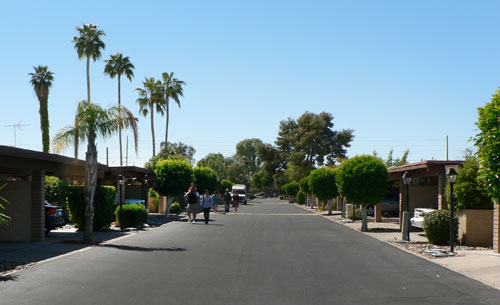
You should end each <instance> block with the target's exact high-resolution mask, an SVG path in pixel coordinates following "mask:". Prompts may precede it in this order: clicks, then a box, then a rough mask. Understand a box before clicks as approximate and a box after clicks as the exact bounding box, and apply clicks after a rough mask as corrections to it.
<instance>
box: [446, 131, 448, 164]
mask: <svg viewBox="0 0 500 305" xmlns="http://www.w3.org/2000/svg"><path fill="white" fill-rule="evenodd" d="M446 161H448V136H446Z"/></svg>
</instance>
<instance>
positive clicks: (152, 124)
mask: <svg viewBox="0 0 500 305" xmlns="http://www.w3.org/2000/svg"><path fill="white" fill-rule="evenodd" d="M153 110H154V109H153V105H151V136H152V137H153V157H154V156H155V155H156V151H155V124H154V120H153Z"/></svg>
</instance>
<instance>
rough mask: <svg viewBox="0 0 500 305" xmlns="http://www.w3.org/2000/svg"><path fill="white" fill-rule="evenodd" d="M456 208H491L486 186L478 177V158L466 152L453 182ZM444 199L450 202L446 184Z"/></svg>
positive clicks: (491, 203) (491, 202)
mask: <svg viewBox="0 0 500 305" xmlns="http://www.w3.org/2000/svg"><path fill="white" fill-rule="evenodd" d="M455 195H456V198H457V208H458V209H492V208H493V201H492V200H491V197H490V196H488V188H487V187H486V186H485V185H484V183H483V181H482V180H481V179H480V178H479V160H478V159H477V158H476V157H475V156H473V155H472V154H471V153H468V154H467V155H466V156H465V161H464V163H463V167H461V168H459V169H458V176H457V181H456V183H455ZM446 199H447V200H448V202H450V199H451V198H450V185H449V184H447V185H446Z"/></svg>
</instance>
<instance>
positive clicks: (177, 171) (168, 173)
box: [155, 160, 194, 196]
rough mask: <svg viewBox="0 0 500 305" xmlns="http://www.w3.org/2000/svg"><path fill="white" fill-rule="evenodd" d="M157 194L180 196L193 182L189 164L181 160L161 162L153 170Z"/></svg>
mask: <svg viewBox="0 0 500 305" xmlns="http://www.w3.org/2000/svg"><path fill="white" fill-rule="evenodd" d="M155 175H156V185H157V189H158V192H159V193H160V194H161V195H163V196H180V195H182V194H184V191H185V190H187V189H188V187H189V184H190V183H191V182H193V181H194V175H193V169H192V166H191V163H189V162H187V161H182V160H161V161H159V162H158V163H157V164H156V168H155Z"/></svg>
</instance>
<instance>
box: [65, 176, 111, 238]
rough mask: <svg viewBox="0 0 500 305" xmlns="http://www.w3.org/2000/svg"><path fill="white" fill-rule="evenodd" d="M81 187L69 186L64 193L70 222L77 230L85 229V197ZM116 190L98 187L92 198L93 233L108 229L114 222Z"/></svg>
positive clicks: (109, 187) (108, 187)
mask: <svg viewBox="0 0 500 305" xmlns="http://www.w3.org/2000/svg"><path fill="white" fill-rule="evenodd" d="M83 190H84V186H83V185H69V186H68V188H67V191H66V196H67V204H68V208H69V212H70V220H71V221H72V222H74V223H75V226H76V227H77V228H78V229H82V230H83V228H84V227H85V196H84V192H83ZM115 199H116V188H115V187H114V186H102V185H98V186H96V189H95V197H94V226H93V227H94V231H99V230H101V229H102V228H109V226H110V225H111V223H112V222H113V220H114V214H113V213H114V209H115V205H114V202H115Z"/></svg>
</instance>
